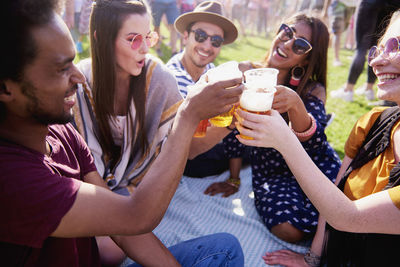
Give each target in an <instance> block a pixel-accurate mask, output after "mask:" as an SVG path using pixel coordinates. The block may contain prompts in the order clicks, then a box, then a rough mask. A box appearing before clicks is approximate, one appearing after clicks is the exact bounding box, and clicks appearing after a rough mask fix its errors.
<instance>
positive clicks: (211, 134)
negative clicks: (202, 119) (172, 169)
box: [189, 126, 231, 159]
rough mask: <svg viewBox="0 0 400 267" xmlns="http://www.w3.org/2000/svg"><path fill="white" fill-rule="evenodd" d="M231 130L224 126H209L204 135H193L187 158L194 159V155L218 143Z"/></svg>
mask: <svg viewBox="0 0 400 267" xmlns="http://www.w3.org/2000/svg"><path fill="white" fill-rule="evenodd" d="M230 132H231V131H230V130H228V129H226V128H225V127H215V126H214V127H209V128H207V133H206V136H205V137H202V138H198V137H193V139H192V143H191V146H190V152H189V159H194V158H195V157H196V156H198V155H200V154H201V153H204V152H206V151H208V150H210V149H211V148H212V147H214V146H215V145H216V144H217V143H219V142H220V141H221V140H222V139H223V138H224V137H225V136H226V135H228V134H229V133H230Z"/></svg>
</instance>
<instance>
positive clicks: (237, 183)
mask: <svg viewBox="0 0 400 267" xmlns="http://www.w3.org/2000/svg"><path fill="white" fill-rule="evenodd" d="M225 183H227V184H229V185H231V186H233V187H236V188H239V186H240V179H233V178H229V179H228V180H226V181H225Z"/></svg>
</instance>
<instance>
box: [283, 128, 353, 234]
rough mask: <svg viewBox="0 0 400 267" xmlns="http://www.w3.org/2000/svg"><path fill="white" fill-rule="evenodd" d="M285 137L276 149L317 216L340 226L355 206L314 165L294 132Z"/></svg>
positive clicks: (347, 219) (338, 227)
mask: <svg viewBox="0 0 400 267" xmlns="http://www.w3.org/2000/svg"><path fill="white" fill-rule="evenodd" d="M286 140H288V142H286V144H285V146H282V149H280V150H279V151H280V152H281V153H282V155H284V158H285V160H286V162H287V164H288V166H289V167H290V169H291V171H292V173H293V174H294V176H295V177H296V179H297V181H298V183H299V184H300V186H301V188H302V189H303V191H304V193H305V194H306V195H307V197H308V198H309V199H310V200H311V202H312V203H313V205H314V206H315V207H316V208H317V209H318V211H319V212H320V214H321V216H323V217H324V218H325V219H326V220H327V221H328V222H329V223H330V224H331V225H332V226H333V227H335V228H337V229H339V230H340V229H343V227H344V226H345V225H346V224H347V222H350V221H351V220H352V216H354V215H355V214H357V210H356V206H355V205H354V203H353V202H352V201H351V200H350V199H349V198H347V197H346V196H345V195H344V194H343V192H341V191H340V190H339V189H338V188H337V187H336V185H334V184H333V183H332V182H331V181H330V180H329V179H327V178H326V176H325V175H324V174H323V173H322V172H321V171H320V170H319V169H318V167H317V166H316V165H315V164H314V163H313V161H312V160H311V159H310V157H309V156H308V155H307V153H306V152H305V151H304V149H303V147H302V146H301V144H300V143H299V142H298V141H297V140H296V139H294V136H292V137H288V138H286ZM304 166H307V167H306V168H305V167H304ZM328 196H329V197H328Z"/></svg>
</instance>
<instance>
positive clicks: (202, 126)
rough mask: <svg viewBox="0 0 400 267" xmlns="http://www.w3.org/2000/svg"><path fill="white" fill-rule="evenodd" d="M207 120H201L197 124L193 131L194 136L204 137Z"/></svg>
mask: <svg viewBox="0 0 400 267" xmlns="http://www.w3.org/2000/svg"><path fill="white" fill-rule="evenodd" d="M207 126H208V120H207V119H206V120H201V121H200V123H199V124H198V125H197V128H196V131H195V132H194V135H193V136H194V137H205V136H206V133H207Z"/></svg>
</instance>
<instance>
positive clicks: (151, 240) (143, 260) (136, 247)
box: [111, 233, 180, 266]
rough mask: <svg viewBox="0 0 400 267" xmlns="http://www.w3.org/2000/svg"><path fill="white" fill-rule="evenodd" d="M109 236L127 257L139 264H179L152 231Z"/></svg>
mask: <svg viewBox="0 0 400 267" xmlns="http://www.w3.org/2000/svg"><path fill="white" fill-rule="evenodd" d="M111 238H112V239H113V240H114V242H115V243H116V244H117V245H118V246H119V247H120V248H121V249H122V250H123V251H124V252H125V253H126V255H127V256H128V257H129V258H131V259H132V260H134V261H135V262H136V263H138V264H140V265H143V266H180V264H179V263H178V262H177V261H176V259H175V257H174V256H173V255H172V254H171V252H170V251H169V250H168V249H167V248H166V247H165V246H164V245H163V244H162V243H161V241H160V240H159V239H158V238H157V237H156V236H155V235H154V234H153V233H147V234H142V235H135V236H113V237H111Z"/></svg>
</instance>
